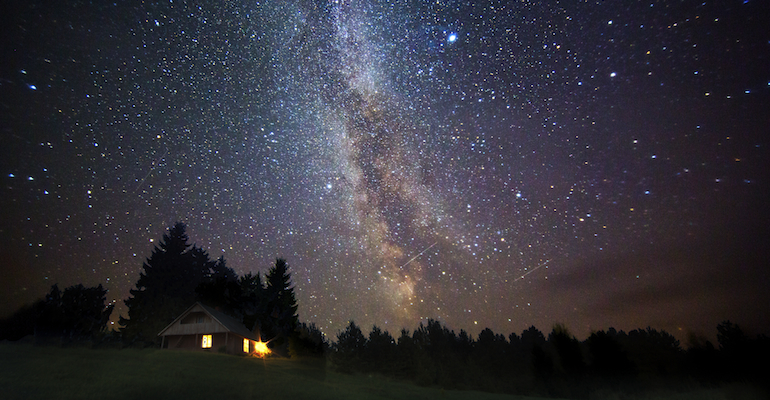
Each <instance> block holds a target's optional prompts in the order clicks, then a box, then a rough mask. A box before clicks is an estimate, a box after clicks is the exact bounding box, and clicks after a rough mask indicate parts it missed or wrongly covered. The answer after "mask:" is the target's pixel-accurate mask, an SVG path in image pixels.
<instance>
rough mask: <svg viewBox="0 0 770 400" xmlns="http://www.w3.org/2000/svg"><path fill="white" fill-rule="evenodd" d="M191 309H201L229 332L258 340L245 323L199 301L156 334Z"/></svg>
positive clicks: (159, 334) (166, 329)
mask: <svg viewBox="0 0 770 400" xmlns="http://www.w3.org/2000/svg"><path fill="white" fill-rule="evenodd" d="M193 311H203V312H204V313H206V314H208V315H209V316H210V317H211V318H212V319H213V320H214V321H216V322H217V323H218V324H219V325H221V326H222V327H223V328H224V329H226V330H227V331H229V332H232V333H235V334H237V335H239V336H243V337H244V338H247V339H251V340H254V341H259V338H257V337H256V335H254V333H252V332H251V331H249V330H248V329H247V328H246V326H245V325H243V324H242V323H241V322H239V321H237V320H236V319H235V318H233V317H231V316H229V315H227V314H225V313H223V312H221V311H218V310H216V309H214V308H212V307H209V306H207V305H204V304H201V303H200V302H196V303H195V304H193V305H192V306H190V307H189V308H188V309H187V310H185V311H184V312H183V313H182V314H180V315H179V316H178V317H177V318H176V319H175V320H174V321H173V322H171V323H170V324H168V326H166V327H165V328H163V330H162V331H160V333H158V336H164V334H165V333H166V331H168V330H169V329H170V328H171V327H173V326H174V325H176V324H178V323H179V322H180V321H181V320H182V319H183V318H184V317H186V316H187V314H189V313H191V312H193Z"/></svg>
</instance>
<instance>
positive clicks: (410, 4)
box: [0, 0, 770, 340]
mask: <svg viewBox="0 0 770 400" xmlns="http://www.w3.org/2000/svg"><path fill="white" fill-rule="evenodd" d="M0 7H1V9H0V41H1V43H0V46H1V47H0V49H1V50H0V57H1V61H0V129H1V130H2V131H1V133H0V134H1V135H2V136H0V137H1V138H2V147H0V152H1V153H0V181H2V185H1V186H0V191H1V192H0V210H2V211H1V212H2V214H0V215H1V218H0V256H1V258H0V260H2V264H1V265H2V266H1V267H0V268H1V271H0V272H2V278H0V307H1V309H0V311H1V312H0V314H2V315H7V314H9V313H11V312H12V311H13V310H15V309H17V308H18V307H20V306H21V305H23V304H27V303H30V302H32V301H33V300H34V299H36V298H40V297H42V296H43V295H44V294H45V293H46V292H47V290H48V289H49V288H50V286H51V285H53V284H54V283H58V284H59V287H60V288H63V287H66V286H70V285H73V284H77V283H83V284H85V285H97V284H102V285H104V286H105V287H106V288H107V289H109V293H108V298H109V300H116V301H117V303H118V306H119V307H118V308H117V309H116V312H115V313H114V315H113V319H114V320H116V319H117V317H118V315H119V314H121V313H122V314H123V315H125V307H123V305H122V300H123V299H125V298H127V297H128V290H129V289H130V288H132V287H133V286H134V284H135V282H136V280H137V279H138V278H139V273H140V271H142V262H143V261H144V260H145V259H146V258H147V257H149V255H150V254H151V252H152V249H153V247H154V246H155V245H156V244H157V243H158V240H159V239H160V238H161V236H162V235H163V233H164V232H165V231H166V229H167V228H168V227H169V226H170V225H172V224H173V223H174V222H176V221H182V222H185V223H186V224H187V225H188V234H189V235H190V238H191V241H192V242H194V243H195V244H196V245H198V246H200V247H202V248H204V249H206V250H208V251H209V253H210V255H211V257H212V258H217V257H219V256H224V257H225V259H226V260H227V265H228V266H229V267H231V268H233V269H234V270H235V271H236V272H238V273H241V274H242V273H246V272H256V271H262V272H264V271H266V270H267V269H268V268H269V267H270V266H272V265H273V263H274V260H275V258H276V257H284V258H286V260H287V261H288V263H289V265H290V268H291V271H292V278H293V281H294V283H295V288H296V289H295V290H296V294H297V300H298V303H299V315H300V320H302V321H306V322H315V323H316V324H317V325H318V326H319V327H320V328H321V329H322V330H324V332H326V333H327V334H329V335H330V336H332V337H333V335H334V334H335V333H336V332H337V331H339V330H340V329H342V328H343V327H344V326H345V325H346V324H347V321H349V320H351V319H353V320H355V321H356V323H357V324H359V325H360V326H363V327H364V330H365V331H368V329H369V328H371V325H372V324H377V325H378V326H380V327H382V328H384V329H387V330H389V331H390V332H391V333H393V334H398V331H399V330H400V329H401V328H402V327H405V328H407V329H410V330H411V329H414V328H415V327H416V326H417V325H418V324H419V322H420V321H425V320H426V319H428V318H433V319H436V320H439V321H441V322H442V323H444V324H446V326H447V327H449V328H450V329H454V330H455V331H459V330H460V329H465V330H467V331H468V332H469V333H471V334H472V335H474V336H475V335H477V334H478V332H479V331H480V330H481V329H483V328H484V327H490V328H491V329H492V330H494V331H495V332H497V333H503V334H506V335H507V334H508V333H510V332H517V333H521V331H522V330H524V329H526V328H527V327H529V326H530V325H535V326H536V327H538V328H540V329H541V330H543V331H545V332H548V331H550V329H551V326H552V324H553V323H555V322H561V323H564V324H566V325H567V326H568V327H569V328H570V329H571V331H572V332H573V333H575V334H576V335H577V336H578V338H581V339H582V338H585V337H586V336H587V335H588V334H589V333H590V332H591V330H598V329H606V328H608V327H610V326H613V327H615V328H617V329H624V330H631V329H635V328H644V327H647V326H651V327H653V328H657V329H665V330H667V331H669V332H671V333H673V334H674V335H675V336H677V337H678V338H680V339H683V340H684V338H686V337H687V334H688V332H695V333H697V334H703V335H706V336H707V337H709V338H713V337H714V336H715V334H716V324H717V323H719V322H721V321H723V320H725V319H730V320H732V321H733V322H736V323H738V324H739V325H741V326H742V327H744V328H745V329H746V330H747V331H748V332H749V333H758V332H765V333H770V312H768V309H769V308H770V307H768V306H769V305H770V294H768V292H770V290H768V288H770V272H769V270H768V264H769V263H768V260H770V250H768V248H770V245H769V244H770V233H769V232H770V213H769V212H768V198H770V190H769V189H770V182H769V181H768V179H770V173H769V171H770V168H769V167H770V162H768V160H769V159H770V158H769V157H770V153H769V152H768V148H769V146H770V143H769V142H770V140H769V139H770V29H769V28H768V26H770V25H769V24H770V6H768V3H767V2H763V1H754V0H752V1H748V0H747V1H706V2H703V1H644V2H635V1H586V2H578V1H563V2H558V1H488V2H475V3H473V2H470V1H444V0H439V1H430V2H427V1H425V2H418V1H379V2H377V1H347V0H345V1H342V0H341V1H333V2H323V1H298V2H284V1H255V0H251V1H241V0H233V1H180V0H174V1H158V2H153V1H119V2H117V3H114V4H113V3H109V2H102V1H97V2H85V1H55V2H45V1H17V0H13V1H4V2H3V3H2V6H0Z"/></svg>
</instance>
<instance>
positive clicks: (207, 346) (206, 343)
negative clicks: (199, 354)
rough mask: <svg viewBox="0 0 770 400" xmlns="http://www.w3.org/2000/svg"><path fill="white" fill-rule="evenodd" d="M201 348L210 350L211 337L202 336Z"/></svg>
mask: <svg viewBox="0 0 770 400" xmlns="http://www.w3.org/2000/svg"><path fill="white" fill-rule="evenodd" d="M201 347H202V348H204V349H210V348H211V335H203V341H201Z"/></svg>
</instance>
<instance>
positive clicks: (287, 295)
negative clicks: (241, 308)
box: [260, 258, 299, 344]
mask: <svg viewBox="0 0 770 400" xmlns="http://www.w3.org/2000/svg"><path fill="white" fill-rule="evenodd" d="M265 280H266V281H267V287H266V288H265V290H264V295H265V297H264V300H265V302H266V307H267V310H266V311H267V314H266V315H265V317H266V320H263V321H262V326H261V327H260V328H261V332H262V333H263V334H265V335H267V338H270V339H272V338H278V340H277V341H276V344H278V343H280V342H281V341H282V340H283V339H284V338H288V337H289V335H290V334H291V333H292V332H293V331H294V330H295V329H296V328H297V324H298V323H299V318H298V317H297V300H296V299H295V297H294V287H293V286H292V283H291V273H290V272H289V266H288V265H287V264H286V260H284V259H282V258H278V259H276V260H275V266H274V267H272V268H270V270H269V271H268V272H267V274H266V275H265Z"/></svg>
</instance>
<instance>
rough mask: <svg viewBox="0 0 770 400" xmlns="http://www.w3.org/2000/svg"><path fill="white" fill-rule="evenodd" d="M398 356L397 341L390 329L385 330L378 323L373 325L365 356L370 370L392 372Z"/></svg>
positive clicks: (365, 348)
mask: <svg viewBox="0 0 770 400" xmlns="http://www.w3.org/2000/svg"><path fill="white" fill-rule="evenodd" d="M395 356H396V341H395V340H394V339H393V336H390V333H388V331H383V330H382V329H380V328H379V327H377V325H375V326H373V327H372V331H371V332H370V333H369V340H367V341H366V346H365V347H364V358H365V360H366V362H367V363H368V364H369V365H368V366H367V368H368V369H369V370H376V371H379V372H382V373H386V374H387V373H390V372H391V370H392V369H393V362H394V361H395V360H394V358H395Z"/></svg>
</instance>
